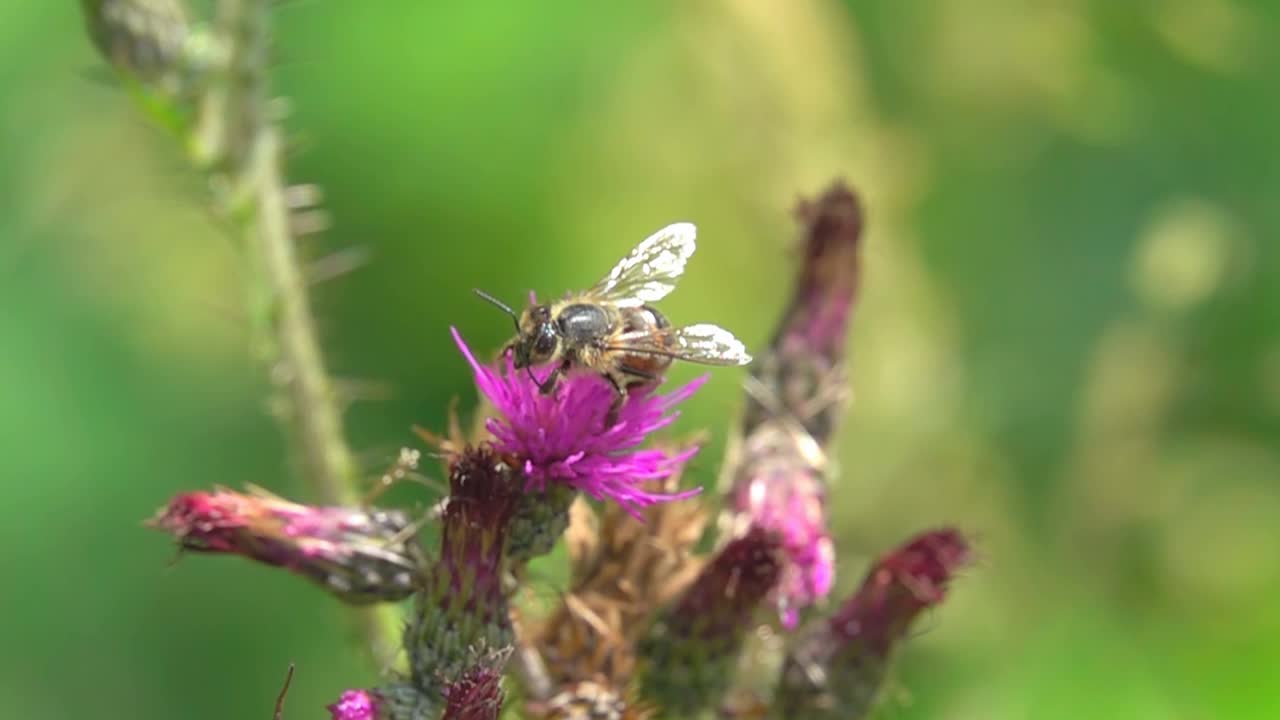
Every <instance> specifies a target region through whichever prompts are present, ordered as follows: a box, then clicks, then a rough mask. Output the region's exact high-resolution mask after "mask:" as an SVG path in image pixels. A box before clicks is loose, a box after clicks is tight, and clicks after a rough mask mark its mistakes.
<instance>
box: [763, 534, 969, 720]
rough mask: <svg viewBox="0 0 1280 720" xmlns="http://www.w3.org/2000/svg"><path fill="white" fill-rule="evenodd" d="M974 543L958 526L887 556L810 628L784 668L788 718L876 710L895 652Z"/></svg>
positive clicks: (783, 704)
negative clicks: (834, 609)
mask: <svg viewBox="0 0 1280 720" xmlns="http://www.w3.org/2000/svg"><path fill="white" fill-rule="evenodd" d="M968 560H969V545H968V543H967V542H966V541H965V539H964V537H963V536H962V535H961V534H960V533H959V532H957V531H956V530H953V529H942V530H934V531H931V532H926V533H923V534H921V535H919V536H917V537H916V538H914V539H912V540H911V541H910V542H908V543H906V544H905V545H902V546H901V547H899V548H897V549H895V550H893V551H892V552H890V553H888V554H887V555H885V556H884V557H882V558H881V559H880V561H879V562H878V563H876V565H875V566H874V567H873V568H872V569H871V571H870V572H869V573H868V574H867V577H866V579H865V580H864V581H863V583H862V587H861V588H860V589H859V590H858V592H857V593H856V594H855V595H854V596H853V597H852V598H850V600H849V601H848V602H847V603H845V604H844V606H843V607H841V608H840V610H839V611H838V612H836V613H835V615H834V616H832V617H831V618H830V619H829V620H824V621H819V622H817V623H815V624H814V625H813V626H811V627H810V628H808V629H807V630H806V631H805V633H804V635H803V637H802V639H801V640H800V641H799V642H798V643H797V645H796V647H795V649H794V650H793V651H792V653H791V654H790V655H789V656H788V657H787V659H786V662H785V664H784V666H783V672H782V682H781V686H780V688H779V692H778V697H777V701H776V702H777V707H778V708H779V710H780V711H781V716H782V717H787V718H801V719H807V718H812V719H814V720H817V719H820V718H828V719H830V720H835V719H836V718H840V719H841V720H844V719H847V718H860V717H864V716H865V715H866V714H867V713H868V712H869V711H870V710H871V708H872V707H873V706H874V704H875V700H876V697H877V695H878V693H879V690H880V687H881V685H882V683H883V681H884V676H885V673H886V671H887V669H888V666H889V661H890V660H891V656H892V654H893V651H894V649H895V647H896V646H897V645H898V644H899V643H900V642H901V640H902V639H903V638H904V637H906V634H907V631H908V629H909V628H910V626H911V623H912V622H913V621H914V620H915V618H916V617H917V616H918V615H919V614H920V613H921V612H922V611H924V610H925V609H926V608H929V607H932V606H934V605H937V604H938V603H941V602H942V600H943V599H944V598H945V597H946V590H947V585H948V583H949V582H950V580H951V578H952V577H953V576H954V574H955V572H956V571H957V570H958V569H959V568H960V567H962V566H963V565H964V564H966V563H967V562H968Z"/></svg>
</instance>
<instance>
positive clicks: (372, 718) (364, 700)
mask: <svg viewBox="0 0 1280 720" xmlns="http://www.w3.org/2000/svg"><path fill="white" fill-rule="evenodd" d="M378 705H379V703H378V697H377V696H376V695H374V694H373V693H371V692H369V691H368V690H347V691H346V692H344V693H342V696H341V697H339V698H338V701H337V702H335V703H333V704H332V705H329V706H328V709H329V712H330V713H331V714H332V715H333V720H377V718H378Z"/></svg>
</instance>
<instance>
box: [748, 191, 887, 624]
mask: <svg viewBox="0 0 1280 720" xmlns="http://www.w3.org/2000/svg"><path fill="white" fill-rule="evenodd" d="M796 215H797V217H798V219H799V220H800V222H801V224H802V225H803V228H804V231H803V241H804V242H803V247H802V249H801V252H802V258H801V265H800V271H799V276H798V278H797V280H796V283H795V287H794V291H793V295H792V298H791V302H790V305H789V306H788V308H787V311H786V313H785V314H784V316H783V319H782V322H781V323H780V324H779V325H778V329H777V331H776V333H775V334H774V338H773V341H772V343H771V344H770V347H769V349H768V350H767V351H766V352H764V353H762V354H760V356H759V357H757V359H756V361H755V362H754V363H753V364H752V366H751V378H750V379H749V381H748V390H749V392H748V395H747V406H746V409H745V412H744V423H743V429H742V432H743V436H744V437H743V438H742V439H741V441H740V443H739V444H738V446H737V447H734V448H731V450H732V452H731V454H730V459H729V460H728V461H727V462H726V471H727V472H728V473H729V476H730V477H731V478H732V487H731V490H730V492H729V497H728V505H729V512H728V517H727V519H728V523H727V526H728V529H730V532H731V533H733V532H739V531H740V530H741V529H742V528H744V527H748V526H757V527H765V528H770V529H772V530H775V531H777V532H778V533H779V535H780V536H781V538H782V542H783V548H784V550H785V551H786V557H787V564H786V567H785V568H784V570H783V577H782V581H781V583H780V584H779V586H778V593H777V602H778V607H779V611H780V613H781V615H782V620H783V624H784V625H786V626H787V627H794V626H795V625H796V624H797V623H798V621H799V611H800V610H801V609H803V608H805V607H807V606H809V605H811V604H813V603H814V602H815V601H817V600H819V599H821V598H823V597H825V596H826V595H827V593H829V592H830V591H831V586H832V582H833V580H834V577H835V546H834V545H833V544H832V542H831V537H830V534H829V533H828V532H827V517H826V494H827V488H826V486H827V477H826V475H827V472H828V465H827V462H826V457H825V453H824V450H823V446H824V445H825V444H826V442H827V441H828V439H829V438H830V436H831V432H832V430H833V428H834V424H835V421H836V419H837V417H838V414H839V410H840V408H841V406H842V404H843V403H842V402H841V401H842V400H843V399H844V397H845V395H846V390H845V381H844V373H843V369H842V359H843V356H844V347H845V340H846V337H847V333H848V325H849V317H850V314H851V312H852V308H853V301H854V295H855V292H856V290H857V284H858V271H859V259H858V251H859V246H860V242H859V239H860V237H861V233H862V211H861V208H860V207H859V204H858V201H857V198H856V197H855V196H854V195H853V193H852V192H850V191H849V190H848V188H846V187H845V186H844V185H843V184H840V183H837V184H836V185H834V186H832V188H831V189H829V190H828V191H827V192H826V193H825V194H823V195H822V197H820V198H819V199H818V200H817V201H815V202H802V203H800V206H799V208H798V209H797V211H796Z"/></svg>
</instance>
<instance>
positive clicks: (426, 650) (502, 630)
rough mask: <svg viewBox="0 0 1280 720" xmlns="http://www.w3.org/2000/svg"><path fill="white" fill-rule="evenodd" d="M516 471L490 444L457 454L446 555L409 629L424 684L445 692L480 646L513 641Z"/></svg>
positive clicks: (418, 680) (444, 533) (444, 536)
mask: <svg viewBox="0 0 1280 720" xmlns="http://www.w3.org/2000/svg"><path fill="white" fill-rule="evenodd" d="M515 478H516V476H515V474H514V473H513V472H512V471H511V469H510V468H509V467H508V466H507V465H506V464H505V463H504V462H503V461H502V460H501V459H500V458H498V456H496V455H495V454H494V453H493V452H492V451H491V450H489V449H488V448H468V449H465V450H463V451H462V452H461V453H459V454H458V455H457V456H455V457H454V458H453V459H452V462H451V464H450V471H449V489H450V493H449V498H448V500H447V502H446V504H445V508H444V514H443V517H442V518H441V521H442V525H443V527H442V529H441V543H440V557H439V559H438V560H437V561H436V564H435V566H434V567H433V568H432V569H431V570H430V572H429V576H428V579H427V582H426V585H425V588H424V589H423V591H422V592H420V593H418V595H417V606H416V611H415V612H414V616H413V619H412V621H411V622H410V625H409V627H408V629H407V630H406V635H405V645H406V646H407V647H408V649H409V659H410V665H411V670H412V674H413V681H414V684H415V685H416V686H417V687H419V688H422V689H424V690H431V691H435V692H443V690H444V686H445V684H447V683H449V682H452V681H454V680H455V679H456V678H458V677H460V675H461V673H462V672H463V671H464V670H465V669H466V668H467V667H469V665H470V664H471V663H470V661H471V659H472V658H474V657H475V655H476V653H478V652H484V651H486V650H487V649H491V648H503V647H508V646H510V645H511V644H512V641H513V638H512V629H511V618H510V616H509V612H508V607H507V599H506V596H505V594H504V593H503V589H502V576H503V572H504V568H505V558H504V552H505V546H506V542H507V534H508V528H509V524H510V521H511V516H512V512H513V511H514V508H515V502H516V496H517V492H518V488H517V485H516V479H515Z"/></svg>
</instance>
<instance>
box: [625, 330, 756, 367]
mask: <svg viewBox="0 0 1280 720" xmlns="http://www.w3.org/2000/svg"><path fill="white" fill-rule="evenodd" d="M608 349H610V350H617V351H619V352H630V353H639V354H641V355H645V354H648V355H662V356H664V357H671V358H676V359H677V360H685V361H688V362H695V363H700V364H703V365H746V364H747V363H749V362H751V356H750V355H748V354H747V348H746V346H745V345H743V344H742V341H741V340H739V339H738V338H736V337H734V336H733V333H731V332H729V331H728V330H725V329H724V328H722V327H720V326H719V325H712V324H710V323H700V324H698V325H688V326H685V327H673V328H662V329H661V330H646V331H644V332H633V333H623V334H622V335H619V336H618V337H617V338H615V339H614V341H613V342H612V343H611V344H610V345H609V348H608Z"/></svg>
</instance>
